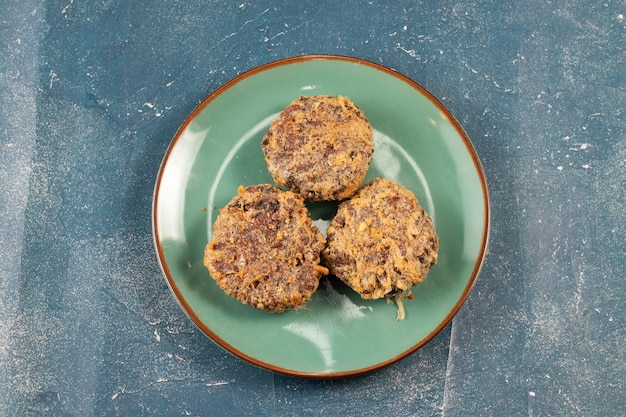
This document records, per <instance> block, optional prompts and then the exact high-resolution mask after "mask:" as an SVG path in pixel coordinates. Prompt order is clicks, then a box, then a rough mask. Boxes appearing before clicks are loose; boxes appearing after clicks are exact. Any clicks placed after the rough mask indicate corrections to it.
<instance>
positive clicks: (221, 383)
mask: <svg viewBox="0 0 626 417" xmlns="http://www.w3.org/2000/svg"><path fill="white" fill-rule="evenodd" d="M228 384H230V382H228V381H217V382H207V383H206V384H205V385H206V386H207V387H217V386H220V385H228Z"/></svg>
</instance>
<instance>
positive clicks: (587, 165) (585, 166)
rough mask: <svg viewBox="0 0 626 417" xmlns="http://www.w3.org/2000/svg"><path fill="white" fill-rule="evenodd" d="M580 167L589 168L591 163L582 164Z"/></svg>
mask: <svg viewBox="0 0 626 417" xmlns="http://www.w3.org/2000/svg"><path fill="white" fill-rule="evenodd" d="M582 167H583V168H585V169H589V168H591V165H589V164H584V165H583V166H582Z"/></svg>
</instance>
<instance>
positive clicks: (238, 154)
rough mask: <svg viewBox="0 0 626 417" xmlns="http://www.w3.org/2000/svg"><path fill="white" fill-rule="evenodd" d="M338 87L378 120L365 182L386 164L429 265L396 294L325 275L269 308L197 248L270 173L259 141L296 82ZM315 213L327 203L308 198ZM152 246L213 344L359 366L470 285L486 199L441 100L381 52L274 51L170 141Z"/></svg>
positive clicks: (378, 361) (384, 359) (434, 325)
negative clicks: (239, 294) (367, 292)
mask: <svg viewBox="0 0 626 417" xmlns="http://www.w3.org/2000/svg"><path fill="white" fill-rule="evenodd" d="M315 94H326V95H343V96H346V97H348V98H349V99H351V100H352V101H353V102H354V103H356V105H357V106H359V107H360V108H361V109H362V110H363V112H364V113H365V115H366V116H367V118H368V119H369V121H370V123H371V124H372V126H373V128H374V132H375V150H374V157H373V159H372V163H371V167H370V170H369V172H368V175H367V178H366V181H367V180H369V179H372V178H374V177H379V176H382V177H386V178H389V179H392V180H394V181H396V182H398V183H400V184H402V185H404V186H405V187H407V188H409V189H411V190H412V191H413V192H414V193H415V195H416V196H417V198H418V200H419V201H420V203H421V204H422V206H423V207H424V208H425V209H426V211H427V212H428V213H429V214H430V215H431V217H432V218H433V220H434V224H435V228H436V231H437V234H438V235H439V238H440V250H439V261H438V264H437V265H436V266H435V267H434V268H433V269H432V270H431V272H430V274H429V275H428V277H427V279H426V280H425V281H424V282H423V283H422V284H420V285H418V286H416V287H414V290H413V293H414V295H415V297H414V299H412V300H406V301H405V303H404V305H405V309H406V319H405V320H403V321H396V306H395V305H394V304H387V303H386V302H385V300H375V301H371V300H370V301H366V300H362V299H361V298H360V297H359V296H358V295H357V294H356V293H354V292H353V291H352V290H350V289H349V288H348V287H346V286H344V285H343V284H341V283H340V282H338V280H337V279H333V278H324V279H323V280H322V282H321V283H320V287H319V289H318V291H317V292H316V293H315V294H314V295H313V297H312V299H311V300H310V301H309V302H308V303H307V305H306V308H304V309H299V310H294V311H288V312H285V313H281V314H271V313H266V312H263V311H259V310H255V309H254V308H252V307H250V306H247V305H243V304H241V303H240V302H239V301H237V300H235V299H232V298H230V297H229V296H227V295H226V294H225V293H224V292H222V290H221V289H220V288H219V287H218V286H217V285H216V284H215V282H214V281H213V279H211V277H210V276H209V273H208V271H207V269H206V268H205V267H204V265H203V263H202V260H203V253H204V247H205V245H206V244H207V242H208V241H209V240H210V238H211V228H212V224H213V222H214V220H215V218H216V217H217V214H218V212H219V209H220V208H221V207H223V206H224V205H225V204H226V203H227V202H228V201H229V200H230V199H231V198H232V197H233V196H234V195H236V192H237V191H236V190H237V187H238V186H239V185H244V186H247V185H251V184H260V183H272V177H271V176H270V174H269V172H268V170H267V168H266V167H265V163H264V158H263V153H262V151H261V145H260V143H261V138H262V137H263V134H264V133H265V132H266V130H267V129H268V127H269V125H270V122H271V121H272V120H273V119H274V118H275V117H276V116H277V115H278V113H279V112H280V111H281V110H282V109H283V108H285V107H286V106H287V105H288V104H289V103H290V102H291V101H292V100H294V99H296V98H297V97H299V96H301V95H315ZM310 209H311V213H312V217H313V219H314V220H315V221H316V222H317V223H318V224H320V225H322V226H323V224H324V223H325V222H327V221H328V219H330V218H331V217H332V215H333V213H334V209H335V205H333V204H329V203H326V204H324V203H321V204H320V203H318V204H315V205H311V206H310ZM152 220H153V232H154V240H155V246H156V252H157V255H158V259H159V262H160V265H161V267H162V270H163V273H164V275H165V278H166V280H167V283H168V285H169V287H170V288H171V290H172V292H173V294H174V297H175V298H176V300H177V301H178V302H179V303H180V305H181V307H182V308H183V310H184V311H185V312H186V313H187V314H188V316H189V317H190V318H191V320H192V321H193V322H194V323H195V324H196V325H197V326H198V327H199V328H200V329H201V330H202V331H203V332H204V333H205V334H206V335H207V336H209V337H210V338H211V339H212V340H213V341H214V342H215V343H217V344H218V345H219V346H221V347H223V348H224V349H226V350H227V351H229V352H231V353H232V354H234V355H236V356H238V357H239V358H242V359H244V360H246V361H248V362H250V363H252V364H254V365H257V366H260V367H262V368H265V369H269V370H272V371H274V372H278V373H282V374H287V375H293V376H302V377H312V378H331V377H343V376H348V375H355V374H361V373H364V372H368V371H371V370H374V369H378V368H380V367H383V366H385V365H388V364H390V363H392V362H395V361H397V360H399V359H401V358H403V357H405V356H406V355H409V354H410V353H412V352H414V351H415V350H417V349H419V348H420V347H421V346H423V345H424V344H425V343H427V342H428V341H429V340H430V339H432V338H433V337H434V336H435V335H436V334H437V333H438V332H439V331H441V330H442V329H443V328H444V327H445V326H446V324H447V323H448V322H449V321H450V320H451V319H452V317H453V316H454V314H455V313H456V312H457V311H458V309H459V308H460V307H461V305H462V303H463V302H464V301H465V299H466V298H467V296H468V294H469V292H470V290H471V288H472V286H473V284H474V282H475V280H476V278H477V275H478V272H479V269H480V267H481V264H482V261H483V258H484V256H485V253H486V250H487V240H488V231H489V200H488V195H487V185H486V181H485V176H484V174H483V170H482V168H481V165H480V162H479V160H478V157H477V155H476V152H475V151H474V148H473V146H472V144H471V142H470V140H469V139H468V137H467V135H466V134H465V132H464V131H463V129H462V128H461V126H460V125H459V123H458V122H457V121H456V120H455V119H454V117H453V116H452V115H451V114H450V112H449V111H448V110H447V109H446V108H445V107H444V106H443V105H442V104H441V103H440V102H439V101H438V100H437V99H435V98H434V97H433V96H432V95H431V94H430V93H428V92H427V91H426V90H425V89H424V88H422V87H421V86H419V85H418V84H416V83H415V82H413V81H411V80H409V79H408V78H406V77H404V76H402V75H400V74H398V73H396V72H394V71H393V70H390V69H388V68H384V67H382V66H379V65H377V64H374V63H371V62H367V61H362V60H357V59H353V58H347V57H337V56H303V57H296V58H290V59H285V60H281V61H277V62H272V63H269V64H266V65H263V66H261V67H258V68H255V69H253V70H251V71H248V72H246V73H244V74H241V75H239V76H238V77H236V78H235V79H233V80H231V81H230V82H228V83H226V84H225V85H224V86H222V87H221V88H219V89H218V90H217V91H215V92H214V93H213V94H211V95H210V96H209V97H207V98H206V99H205V100H204V101H203V102H202V103H201V104H200V105H199V106H198V108H196V109H195V110H194V111H193V113H192V114H191V115H190V116H189V117H188V118H187V120H186V121H185V122H184V124H183V125H182V126H181V128H180V129H179V131H178V132H177V133H176V136H175V137H174V139H173V140H172V143H171V144H170V146H169V148H168V150H167V152H166V154H165V157H164V159H163V162H162V165H161V167H160V170H159V173H158V178H157V182H156V187H155V192H154V202H153V213H152Z"/></svg>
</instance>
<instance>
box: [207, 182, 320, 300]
mask: <svg viewBox="0 0 626 417" xmlns="http://www.w3.org/2000/svg"><path fill="white" fill-rule="evenodd" d="M308 214H309V213H308V210H307V208H306V206H305V205H304V199H303V198H302V197H301V196H300V195H298V194H295V193H292V192H288V191H283V190H281V189H279V188H278V187H275V186H273V185H269V184H261V185H254V186H250V187H248V188H243V187H239V190H238V195H237V196H236V197H234V198H233V199H232V200H231V201H230V202H229V203H228V204H227V205H226V206H225V207H224V208H223V209H222V210H221V211H220V214H219V216H218V218H217V219H216V221H215V224H214V226H213V237H212V239H211V241H210V242H209V243H208V244H207V246H206V248H205V252H204V264H205V266H206V267H207V268H208V269H209V272H210V273H211V276H212V277H213V279H215V281H216V282H217V284H218V285H219V286H220V288H222V289H223V290H224V291H225V292H226V293H227V294H228V295H230V296H231V297H234V298H236V299H238V300H240V301H241V302H242V303H244V304H250V305H252V306H253V307H255V308H258V309H261V310H265V311H269V312H282V311H284V310H286V309H291V308H297V307H300V306H302V305H303V304H304V303H306V302H307V301H308V300H309V298H310V297H311V295H312V294H313V293H314V292H315V291H316V290H317V287H318V285H319V280H320V277H321V276H322V274H327V273H328V270H327V269H326V268H324V267H323V266H320V251H321V250H322V249H323V248H324V244H325V240H324V237H323V236H322V234H321V233H320V232H319V230H318V229H317V228H316V227H315V226H313V225H312V223H311V220H310V219H309V216H308Z"/></svg>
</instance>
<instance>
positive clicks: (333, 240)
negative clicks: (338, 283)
mask: <svg viewBox="0 0 626 417" xmlns="http://www.w3.org/2000/svg"><path fill="white" fill-rule="evenodd" d="M438 249H439V239H438V238H437V235H436V234H435V229H434V227H433V223H432V220H431V218H430V217H429V216H428V214H427V213H426V212H425V211H424V209H423V208H422V207H421V206H420V205H419V203H418V201H417V199H416V198H415V196H414V195H413V193H412V192H411V191H409V190H407V189H406V188H404V187H402V186H400V185H398V184H396V183H395V182H393V181H390V180H387V179H384V178H376V179H374V180H372V181H371V182H369V183H368V184H366V185H364V186H363V187H362V188H361V189H360V190H359V191H358V192H357V193H356V194H355V195H354V196H353V197H352V198H351V199H350V200H346V201H344V202H342V203H341V204H340V205H339V209H338V212H337V215H336V216H335V218H334V219H333V220H332V222H331V224H330V226H329V227H328V230H327V245H326V248H325V249H324V251H323V252H322V259H323V262H324V264H325V265H326V266H327V267H328V268H329V270H330V273H331V274H333V275H335V276H337V277H338V278H339V279H341V280H342V281H343V282H345V283H346V284H347V285H348V286H350V287H351V288H352V289H354V290H355V291H356V292H358V293H359V294H360V295H361V297H362V298H365V299H377V298H381V297H384V296H386V295H394V294H397V293H399V292H402V291H406V290H409V289H410V288H411V287H412V286H413V285H415V284H417V283H420V282H422V281H423V280H424V279H425V278H426V274H427V273H428V271H429V270H430V268H431V267H432V266H433V265H435V264H436V263H437V252H438Z"/></svg>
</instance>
